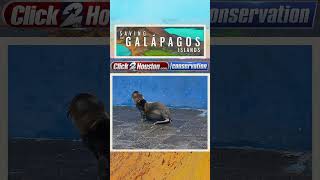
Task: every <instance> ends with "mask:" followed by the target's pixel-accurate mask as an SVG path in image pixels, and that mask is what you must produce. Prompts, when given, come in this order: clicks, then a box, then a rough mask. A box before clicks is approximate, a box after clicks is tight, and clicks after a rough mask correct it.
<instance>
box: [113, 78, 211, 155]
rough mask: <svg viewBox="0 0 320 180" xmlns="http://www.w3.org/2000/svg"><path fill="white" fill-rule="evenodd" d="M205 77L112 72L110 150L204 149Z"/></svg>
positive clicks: (207, 94) (205, 115)
mask: <svg viewBox="0 0 320 180" xmlns="http://www.w3.org/2000/svg"><path fill="white" fill-rule="evenodd" d="M209 80H210V78H209V74H195V73H193V74H111V82H110V83H111V85H110V87H111V105H110V111H111V142H112V144H111V148H112V150H115V151H117V150H118V151H122V150H125V151H143V150H154V151H167V150H169V151H170V150H181V151H184V150H187V151H190V150H191V151H208V150H209V146H208V142H209V139H208V134H209V132H210V129H209V125H208V124H209V121H208V120H209V118H210V117H209V115H210V112H209V99H210V98H209V92H210V91H209V87H210V86H209Z"/></svg>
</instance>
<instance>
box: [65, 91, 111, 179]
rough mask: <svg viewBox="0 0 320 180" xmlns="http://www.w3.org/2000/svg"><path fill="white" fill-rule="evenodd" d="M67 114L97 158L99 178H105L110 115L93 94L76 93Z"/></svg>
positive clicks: (107, 165)
mask: <svg viewBox="0 0 320 180" xmlns="http://www.w3.org/2000/svg"><path fill="white" fill-rule="evenodd" d="M67 115H68V118H71V119H72V121H73V123H74V124H75V126H76V127H77V129H78V130H79V132H80V137H81V139H82V142H83V143H84V145H85V146H86V147H87V148H88V149H89V150H90V151H91V152H92V153H93V154H94V155H95V157H96V158H97V160H98V166H99V169H98V171H99V180H106V179H107V178H108V177H109V176H108V172H109V170H108V168H109V153H108V149H109V143H108V142H109V134H108V132H109V121H110V117H109V115H108V114H107V113H106V112H105V108H104V104H103V103H102V102H101V101H99V100H98V98H97V97H96V96H94V95H91V94H88V93H82V94H78V95H77V96H75V97H74V98H73V99H72V101H71V103H70V105H69V108H68V113H67Z"/></svg>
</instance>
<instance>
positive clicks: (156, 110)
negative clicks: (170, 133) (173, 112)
mask: <svg viewBox="0 0 320 180" xmlns="http://www.w3.org/2000/svg"><path fill="white" fill-rule="evenodd" d="M131 97H132V99H133V101H134V102H135V104H136V107H137V108H138V109H139V111H140V114H141V120H142V121H145V120H151V121H156V122H155V123H154V124H164V123H170V122H171V117H170V111H169V109H168V108H167V107H166V106H165V105H163V104H162V103H159V102H147V101H146V100H145V99H144V97H143V95H142V94H141V93H140V92H139V91H134V92H133V93H132V95H131Z"/></svg>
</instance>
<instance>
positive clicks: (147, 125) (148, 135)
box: [113, 106, 207, 149]
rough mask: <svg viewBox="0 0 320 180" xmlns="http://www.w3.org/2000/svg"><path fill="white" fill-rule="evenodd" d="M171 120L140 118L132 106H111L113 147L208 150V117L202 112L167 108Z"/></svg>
mask: <svg viewBox="0 0 320 180" xmlns="http://www.w3.org/2000/svg"><path fill="white" fill-rule="evenodd" d="M170 111H171V115H172V123H170V124H162V125H153V122H149V121H144V122H141V121H140V113H139V112H138V110H137V109H136V108H134V107H123V106H122V107H119V106H117V107H114V108H113V148H114V149H207V116H206V115H205V116H203V111H199V110H192V109H170Z"/></svg>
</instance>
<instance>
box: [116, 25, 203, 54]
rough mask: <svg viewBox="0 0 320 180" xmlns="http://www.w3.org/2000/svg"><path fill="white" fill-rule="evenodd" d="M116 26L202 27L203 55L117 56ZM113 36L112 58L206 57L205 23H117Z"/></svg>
mask: <svg viewBox="0 0 320 180" xmlns="http://www.w3.org/2000/svg"><path fill="white" fill-rule="evenodd" d="M118 27H190V28H192V27H202V28H203V30H204V31H203V33H204V39H203V40H204V41H203V48H204V52H203V56H117V28H118ZM111 35H112V34H111V32H110V36H111ZM113 38H114V42H113V46H114V47H113V51H114V52H113V53H114V57H112V59H114V60H116V59H128V60H129V59H130V60H131V59H208V57H207V42H208V41H207V29H206V25H202V24H199V25H197V24H193V25H186V24H175V25H172V24H149V25H145V24H144V25H143V24H117V25H114V32H113ZM110 48H112V47H110Z"/></svg>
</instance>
